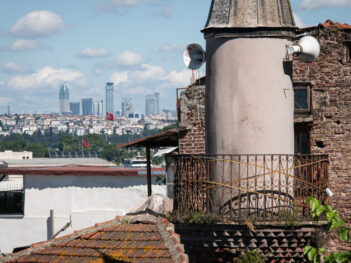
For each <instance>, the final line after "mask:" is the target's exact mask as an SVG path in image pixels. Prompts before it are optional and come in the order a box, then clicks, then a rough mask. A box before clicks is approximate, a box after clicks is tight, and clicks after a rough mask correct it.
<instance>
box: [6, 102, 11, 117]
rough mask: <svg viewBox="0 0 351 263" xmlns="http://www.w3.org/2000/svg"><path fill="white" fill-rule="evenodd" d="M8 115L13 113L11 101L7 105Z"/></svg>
mask: <svg viewBox="0 0 351 263" xmlns="http://www.w3.org/2000/svg"><path fill="white" fill-rule="evenodd" d="M7 115H8V116H11V115H12V105H11V103H9V104H8V105H7Z"/></svg>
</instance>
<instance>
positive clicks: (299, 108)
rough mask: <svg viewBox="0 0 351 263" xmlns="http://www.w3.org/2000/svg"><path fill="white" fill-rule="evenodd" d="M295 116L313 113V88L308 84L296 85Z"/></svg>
mask: <svg viewBox="0 0 351 263" xmlns="http://www.w3.org/2000/svg"><path fill="white" fill-rule="evenodd" d="M294 108H295V114H299V113H310V112H311V87H310V84H308V83H294Z"/></svg>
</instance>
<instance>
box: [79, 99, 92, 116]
mask: <svg viewBox="0 0 351 263" xmlns="http://www.w3.org/2000/svg"><path fill="white" fill-rule="evenodd" d="M82 112H83V115H92V114H93V99H92V98H87V99H82Z"/></svg>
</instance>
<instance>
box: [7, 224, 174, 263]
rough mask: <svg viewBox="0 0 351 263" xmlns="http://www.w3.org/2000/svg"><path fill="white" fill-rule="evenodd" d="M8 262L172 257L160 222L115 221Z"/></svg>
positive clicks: (41, 245)
mask: <svg viewBox="0 0 351 263" xmlns="http://www.w3.org/2000/svg"><path fill="white" fill-rule="evenodd" d="M5 262H13V263H17V262H24V263H29V262H79V263H82V262H101V263H102V262H143V263H147V262H158V263H159V262H160V263H163V262H164V263H170V262H173V261H172V256H171V253H170V250H169V248H168V247H167V246H166V245H165V243H164V240H163V238H162V236H161V234H160V232H159V230H158V227H157V225H156V224H153V223H148V224H130V223H122V222H120V221H119V220H115V221H113V222H112V223H111V222H108V223H106V224H100V225H97V226H96V227H94V228H89V229H86V230H83V231H80V232H75V233H74V234H72V235H69V236H66V237H64V238H60V239H56V240H52V241H48V242H44V243H39V244H36V245H34V246H32V247H31V248H29V249H27V250H24V251H21V252H19V253H17V254H12V255H11V256H10V257H9V258H8V260H7V261H5Z"/></svg>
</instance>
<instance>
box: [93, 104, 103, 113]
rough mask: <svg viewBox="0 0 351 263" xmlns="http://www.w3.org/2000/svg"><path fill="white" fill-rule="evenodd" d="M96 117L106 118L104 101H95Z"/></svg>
mask: <svg viewBox="0 0 351 263" xmlns="http://www.w3.org/2000/svg"><path fill="white" fill-rule="evenodd" d="M93 113H94V115H96V116H104V101H103V100H94V111H93Z"/></svg>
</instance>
